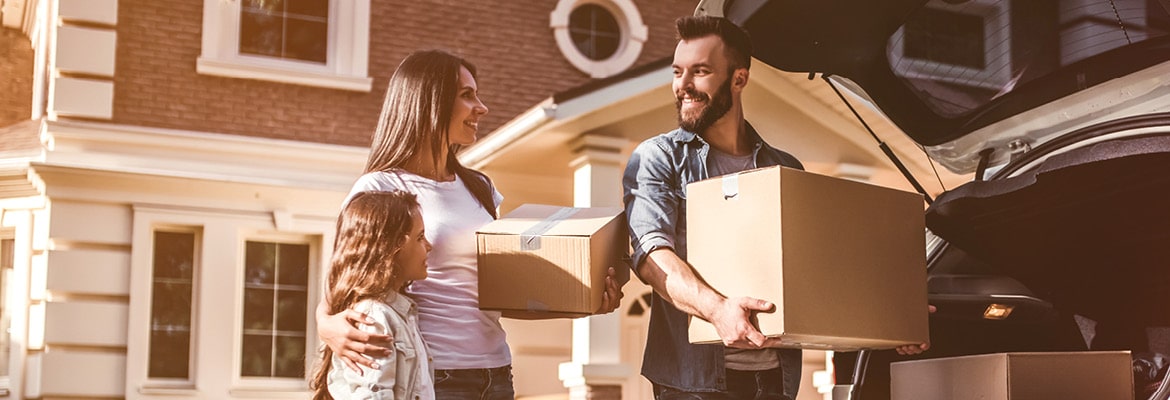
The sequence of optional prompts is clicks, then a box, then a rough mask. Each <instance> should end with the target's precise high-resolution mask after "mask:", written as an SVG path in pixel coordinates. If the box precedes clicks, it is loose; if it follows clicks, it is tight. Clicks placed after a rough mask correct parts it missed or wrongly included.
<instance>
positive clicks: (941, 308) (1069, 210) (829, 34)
mask: <svg viewBox="0 0 1170 400" xmlns="http://www.w3.org/2000/svg"><path fill="white" fill-rule="evenodd" d="M696 12H697V13H699V14H709V15H722V16H726V17H727V18H729V19H731V20H732V21H734V22H736V23H737V24H740V25H741V26H743V27H744V28H745V29H747V30H748V32H749V33H750V34H751V35H752V37H753V41H754V43H755V46H756V48H755V57H756V58H757V59H759V60H760V61H763V62H765V63H767V64H769V65H771V66H773V67H775V68H778V69H781V70H784V71H790V72H802V73H809V78H810V79H823V80H824V81H825V83H826V84H831V85H833V86H834V88H836V89H837V90H839V91H841V92H843V93H846V94H849V93H852V94H851V95H848V96H845V95H843V96H842V100H843V101H847V102H850V103H851V105H852V106H853V107H862V106H872V107H876V108H878V109H880V110H881V111H882V112H883V113H884V114H885V115H886V116H887V117H888V118H889V119H890V120H891V121H892V122H893V123H894V124H896V125H897V126H898V127H899V128H901V129H902V130H903V131H904V132H905V134H907V135H909V136H910V138H912V139H913V140H914V141H915V142H917V143H918V144H920V145H921V146H923V148H924V150H925V151H926V152H927V153H928V154H929V155H930V156H931V158H933V159H934V160H935V161H937V162H938V163H939V164H941V165H943V166H945V167H946V168H948V169H950V170H952V171H954V172H957V173H971V172H974V176H975V180H974V181H972V182H969V183H967V184H964V185H962V186H959V187H957V188H953V189H951V190H948V191H946V192H943V193H942V194H940V195H938V197H937V199H930V198H929V197H930V196H927V198H928V200H932V202H931V204H930V205H929V207H928V209H927V214H926V222H927V227H928V229H929V230H930V231H931V232H932V233H933V234H934V235H937V236H938V237H939V238H940V239H939V240H937V241H935V242H934V243H932V245H931V246H930V249H929V251H928V265H929V273H928V277H929V281H928V289H929V298H930V302H931V304H934V305H935V306H937V308H938V311H937V312H936V313H934V314H933V315H932V316H931V325H930V328H931V341H932V349H931V350H930V351H928V352H926V353H924V354H922V355H921V356H917V358H936V357H948V356H956V355H970V354H985V353H994V352H1008V351H1080V350H1129V351H1131V352H1132V354H1133V356H1134V372H1135V392H1136V394H1137V397H1136V398H1138V399H1146V398H1158V399H1165V398H1167V396H1168V393H1167V392H1170V385H1161V381H1162V379H1163V376H1165V371H1166V366H1165V365H1166V356H1165V355H1167V354H1170V333H1168V332H1170V328H1167V327H1170V0H1112V1H1108V0H1105V1H1100V0H930V1H925V0H725V1H704V2H701V3H700V5H699V8H698V10H697V11H696ZM865 103H869V104H865ZM918 178H920V179H921V178H928V179H929V178H930V177H918ZM1005 310H1006V311H1005ZM868 353H869V354H866V355H867V356H868V357H867V358H868V362H860V363H854V362H853V360H852V357H854V356H855V355H854V354H836V355H835V358H836V359H835V362H836V367H837V370H838V371H843V372H844V373H843V374H840V375H838V382H855V383H857V385H856V386H857V387H855V388H854V394H855V398H857V397H856V396H859V397H860V398H863V399H865V400H875V399H882V398H888V397H889V374H888V364H889V362H891V361H901V360H907V359H911V358H907V357H900V356H897V355H895V354H892V353H891V352H880V351H875V352H868ZM843 361H844V362H843ZM863 361H865V360H863ZM854 365H857V366H859V368H854ZM1159 386H1161V389H1159Z"/></svg>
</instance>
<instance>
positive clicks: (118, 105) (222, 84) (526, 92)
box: [114, 0, 695, 146]
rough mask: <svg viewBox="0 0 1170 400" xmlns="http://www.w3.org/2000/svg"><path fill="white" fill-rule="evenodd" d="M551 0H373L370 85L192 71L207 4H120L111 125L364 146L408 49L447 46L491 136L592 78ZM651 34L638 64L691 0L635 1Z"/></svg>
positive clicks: (663, 48)
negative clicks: (474, 80) (483, 107)
mask: <svg viewBox="0 0 1170 400" xmlns="http://www.w3.org/2000/svg"><path fill="white" fill-rule="evenodd" d="M556 3H557V2H556V0H539V1H512V0H508V1H495V0H413V1H406V0H372V1H371V18H370V22H371V29H370V65H369V71H370V75H371V76H372V77H374V89H373V90H372V91H371V92H370V93H361V92H351V91H344V90H334V89H325V88H316V87H308V86H300V85H293V84H282V83H274V82H266V81H256V80H245V79H233V78H223V77H215V76H207V75H199V74H197V73H195V60H196V58H197V57H198V56H199V54H200V46H201V40H202V39H201V31H202V7H203V5H202V1H194V0H120V1H119V6H118V50H117V52H118V53H117V70H116V74H115V94H114V122H117V123H123V124H131V125H143V126H153V127H163V128H174V129H184V130H194V131H208V132H222V133H231V134H239V135H250V136H259V137H268V138H281V139H292V140H302V141H311V142H323V143H337V144H346V145H361V146H364V145H367V144H368V143H369V138H370V132H371V131H372V130H373V127H374V125H375V123H376V122H377V116H378V112H379V109H380V106H381V102H382V96H383V95H384V93H385V86H386V83H387V81H388V79H389V77H390V74H391V73H393V70H394V67H395V66H397V65H398V63H399V62H400V61H401V59H402V58H403V57H404V56H405V55H406V54H408V53H409V52H411V51H413V50H416V49H422V48H442V49H447V50H450V51H453V52H456V53H459V54H462V55H463V56H465V57H467V58H468V59H469V60H471V62H472V63H474V64H476V65H477V66H478V67H479V71H480V74H479V75H480V79H479V80H480V82H478V83H479V87H480V91H481V97H482V98H483V100H484V102H485V103H487V105H488V107H489V108H490V109H491V113H490V114H489V115H488V116H487V118H486V119H485V121H484V122H483V123H481V132H485V133H486V132H490V131H492V130H494V129H495V128H497V127H499V126H500V125H501V124H503V123H504V122H506V121H508V120H509V119H511V118H512V117H514V116H516V115H517V114H519V113H521V112H523V111H524V110H527V109H529V108H531V107H532V106H533V105H535V104H536V103H537V102H539V101H541V100H543V99H545V98H547V97H549V96H551V95H552V94H553V93H556V92H559V91H563V90H565V89H568V88H571V87H575V86H578V85H581V84H583V83H586V82H588V81H589V80H590V78H589V77H588V76H587V75H585V74H584V73H582V72H580V71H578V70H577V69H575V68H574V67H573V66H572V65H570V64H569V62H568V61H567V60H565V59H564V57H563V56H562V55H561V53H560V51H559V50H558V49H557V47H556V42H555V40H554V39H553V35H552V29H551V28H549V26H548V25H549V13H551V12H552V10H553V8H555V7H556ZM635 3H636V4H637V5H638V8H639V11H640V12H641V14H642V18H643V22H644V23H645V24H646V25H647V27H648V28H649V29H650V35H649V39H648V41H647V43H646V45H645V46H644V48H643V50H642V54H641V56H640V57H639V59H638V61H637V63H636V64H635V66H637V65H641V64H644V63H646V62H649V61H653V60H656V59H659V58H661V57H665V56H669V55H670V54H672V53H673V51H674V28H673V22H672V21H673V20H674V18H676V17H677V16H679V15H686V14H689V13H691V11H692V10H693V8H694V3H695V2H694V1H692V0H687V1H680V0H635Z"/></svg>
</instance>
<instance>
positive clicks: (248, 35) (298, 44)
mask: <svg viewBox="0 0 1170 400" xmlns="http://www.w3.org/2000/svg"><path fill="white" fill-rule="evenodd" d="M328 47H329V0H300V1H296V0H288V1H284V0H245V1H244V4H243V5H241V6H240V53H242V54H253V55H258V56H267V57H275V58H282V59H290V60H302V61H310V62H315V63H321V64H324V63H325V61H326V54H327V53H326V50H327V49H328Z"/></svg>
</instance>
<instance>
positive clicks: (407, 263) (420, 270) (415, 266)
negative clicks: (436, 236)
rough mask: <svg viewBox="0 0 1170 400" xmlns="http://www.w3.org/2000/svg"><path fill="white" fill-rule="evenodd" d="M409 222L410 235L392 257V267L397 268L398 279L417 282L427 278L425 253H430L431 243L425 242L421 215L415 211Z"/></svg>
mask: <svg viewBox="0 0 1170 400" xmlns="http://www.w3.org/2000/svg"><path fill="white" fill-rule="evenodd" d="M412 221H413V222H411V224H412V225H411V229H410V234H408V235H406V241H405V242H404V243H403V244H402V248H401V249H398V254H397V256H396V257H394V263H395V265H394V267H395V268H398V277H399V278H401V279H402V280H404V281H418V280H423V279H426V278H427V253H429V252H430V251H431V242H429V241H427V237H426V232H425V231H424V229H423V228H424V227H423V219H422V213H420V212H418V210H415V213H414V218H413V219H412Z"/></svg>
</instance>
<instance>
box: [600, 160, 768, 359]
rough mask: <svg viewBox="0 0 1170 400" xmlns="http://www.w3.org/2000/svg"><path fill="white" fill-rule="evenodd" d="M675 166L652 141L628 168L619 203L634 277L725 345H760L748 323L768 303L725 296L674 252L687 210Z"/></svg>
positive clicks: (761, 338)
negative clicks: (705, 324)
mask: <svg viewBox="0 0 1170 400" xmlns="http://www.w3.org/2000/svg"><path fill="white" fill-rule="evenodd" d="M673 164H674V163H673V162H672V160H670V156H669V151H668V149H667V148H665V147H662V145H660V144H658V143H655V142H653V140H651V141H646V142H643V143H642V144H641V145H639V146H638V148H637V149H635V150H634V153H633V154H632V155H631V157H630V161H629V163H627V165H626V171H625V175H624V176H623V177H622V186H623V192H624V196H623V200H624V202H625V206H626V218H627V222H628V223H629V227H630V241H631V244H632V245H633V248H634V257H633V259H634V260H633V262H634V264H633V266H634V273H635V274H636V275H637V276H638V278H639V279H641V280H642V281H643V282H646V284H648V285H650V286H651V287H653V288H654V291H655V292H656V293H658V295H659V296H661V297H662V298H663V299H665V300H666V301H667V302H670V303H671V304H673V305H674V306H675V307H676V308H678V309H679V310H681V311H683V312H685V313H687V314H690V315H693V316H697V317H699V318H702V319H704V320H707V321H710V322H711V323H712V324H714V325H715V328H716V330H717V331H718V332H719V336H720V337H721V338H723V342H724V344H726V345H728V346H732V347H743V348H755V347H759V346H762V345H764V344H765V337H764V335H763V334H761V333H760V332H759V330H757V329H755V328H754V327H752V325H751V323H750V322H749V318H750V317H751V312H752V311H767V310H771V309H772V308H773V306H772V304H771V303H768V302H766V301H763V300H758V299H752V298H746V297H736V298H731V299H728V298H726V297H724V296H723V295H721V294H719V293H718V292H716V291H715V290H713V289H712V288H711V287H710V286H708V285H707V283H706V282H704V281H703V280H702V279H701V278H700V277H699V276H698V275H696V274H695V271H694V270H693V269H692V268H691V266H690V265H689V264H687V263H686V261H683V259H682V258H681V257H679V256H678V254H677V253H675V250H674V245H675V243H674V241H675V237H676V234H677V229H676V225H677V223H678V219H679V218H685V217H684V215H685V210H683V209H682V204H683V202H682V199H681V198H680V193H681V190H680V188H679V187H678V185H679V184H680V179H679V177H678V176H675V175H677V172H676V171H675V170H674V167H673V166H672V165H673Z"/></svg>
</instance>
